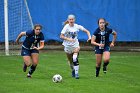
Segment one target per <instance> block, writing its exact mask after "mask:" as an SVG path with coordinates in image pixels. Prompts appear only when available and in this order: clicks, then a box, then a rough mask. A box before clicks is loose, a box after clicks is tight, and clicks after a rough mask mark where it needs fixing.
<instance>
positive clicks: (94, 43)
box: [91, 35, 104, 47]
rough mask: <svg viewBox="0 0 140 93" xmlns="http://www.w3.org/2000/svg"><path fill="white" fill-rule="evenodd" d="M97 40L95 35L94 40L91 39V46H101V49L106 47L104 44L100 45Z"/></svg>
mask: <svg viewBox="0 0 140 93" xmlns="http://www.w3.org/2000/svg"><path fill="white" fill-rule="evenodd" d="M95 40H96V36H94V35H93V36H92V38H91V44H92V45H95V46H99V47H104V44H99V43H97V42H96V41H95Z"/></svg>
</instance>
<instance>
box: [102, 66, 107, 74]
mask: <svg viewBox="0 0 140 93" xmlns="http://www.w3.org/2000/svg"><path fill="white" fill-rule="evenodd" d="M103 72H104V73H105V74H106V72H107V67H106V66H103Z"/></svg>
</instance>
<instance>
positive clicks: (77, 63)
mask: <svg viewBox="0 0 140 93" xmlns="http://www.w3.org/2000/svg"><path fill="white" fill-rule="evenodd" d="M73 64H74V70H75V74H78V71H79V61H78V58H77V55H73Z"/></svg>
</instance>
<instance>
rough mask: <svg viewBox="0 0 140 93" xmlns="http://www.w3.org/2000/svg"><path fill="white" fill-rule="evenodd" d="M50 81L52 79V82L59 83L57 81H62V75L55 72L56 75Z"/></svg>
mask: <svg viewBox="0 0 140 93" xmlns="http://www.w3.org/2000/svg"><path fill="white" fill-rule="evenodd" d="M52 81H53V82H54V83H59V82H61V81H62V76H61V75H59V74H56V75H54V76H53V78H52Z"/></svg>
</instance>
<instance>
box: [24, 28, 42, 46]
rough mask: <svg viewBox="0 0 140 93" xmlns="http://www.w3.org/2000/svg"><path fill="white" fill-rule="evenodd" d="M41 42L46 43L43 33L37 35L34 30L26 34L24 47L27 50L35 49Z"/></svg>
mask: <svg viewBox="0 0 140 93" xmlns="http://www.w3.org/2000/svg"><path fill="white" fill-rule="evenodd" d="M40 41H44V35H43V33H42V32H40V33H39V35H35V32H34V30H29V31H27V32H26V38H25V40H24V42H23V45H22V47H24V48H26V49H33V47H38V46H39V43H40Z"/></svg>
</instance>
